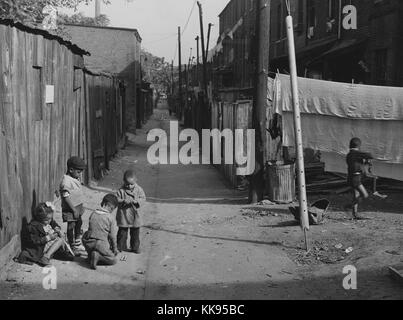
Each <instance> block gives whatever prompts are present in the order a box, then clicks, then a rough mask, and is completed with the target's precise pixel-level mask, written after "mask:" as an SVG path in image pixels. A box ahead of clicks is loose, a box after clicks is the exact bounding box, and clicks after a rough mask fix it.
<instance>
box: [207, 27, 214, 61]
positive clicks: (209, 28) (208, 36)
mask: <svg viewBox="0 0 403 320" xmlns="http://www.w3.org/2000/svg"><path fill="white" fill-rule="evenodd" d="M212 26H213V24H212V23H209V24H208V32H207V46H206V60H207V59H208V50H209V45H210V34H211V27H212Z"/></svg>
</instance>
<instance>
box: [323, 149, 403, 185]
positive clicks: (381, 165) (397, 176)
mask: <svg viewBox="0 0 403 320" xmlns="http://www.w3.org/2000/svg"><path fill="white" fill-rule="evenodd" d="M321 160H322V161H323V162H324V163H325V170H326V171H329V172H340V173H347V164H346V157H345V156H343V155H340V154H337V153H333V152H321ZM372 172H373V173H374V174H375V175H376V176H378V177H384V178H389V179H394V180H399V181H403V164H400V163H399V164H396V163H385V162H377V161H374V162H373V166H372Z"/></svg>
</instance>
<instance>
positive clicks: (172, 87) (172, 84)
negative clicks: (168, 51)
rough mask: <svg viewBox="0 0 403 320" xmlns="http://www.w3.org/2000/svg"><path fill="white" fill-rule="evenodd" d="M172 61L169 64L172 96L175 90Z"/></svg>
mask: <svg viewBox="0 0 403 320" xmlns="http://www.w3.org/2000/svg"><path fill="white" fill-rule="evenodd" d="M174 81H175V80H174V61H173V60H172V64H171V95H172V96H173V95H174V89H175V84H174Z"/></svg>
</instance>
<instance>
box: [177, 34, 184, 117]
mask: <svg viewBox="0 0 403 320" xmlns="http://www.w3.org/2000/svg"><path fill="white" fill-rule="evenodd" d="M178 51H179V112H178V113H177V117H178V118H179V120H180V119H181V115H182V111H183V99H182V46H181V27H178Z"/></svg>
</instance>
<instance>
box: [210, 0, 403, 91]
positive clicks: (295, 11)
mask: <svg viewBox="0 0 403 320" xmlns="http://www.w3.org/2000/svg"><path fill="white" fill-rule="evenodd" d="M257 3H258V0H232V1H230V2H229V3H228V4H227V6H226V7H225V8H224V10H223V11H222V12H221V14H220V15H219V17H220V37H219V40H218V43H217V46H216V47H215V48H214V59H213V67H214V68H213V71H214V82H215V86H216V87H218V88H220V89H221V90H223V89H227V90H229V89H241V90H242V91H243V92H249V93H250V90H249V89H248V88H250V87H252V86H253V79H254V74H255V73H254V70H255V69H254V64H255V58H254V57H255V56H256V46H255V44H256V37H255V34H256V9H255V8H256V6H257ZM290 3H291V9H292V16H293V21H294V31H295V47H296V55H297V68H298V76H300V77H309V78H316V79H323V80H333V81H338V82H353V81H354V82H355V83H364V84H372V85H387V86H403V61H402V59H401V52H403V25H402V24H401V23H400V21H401V20H402V19H403V1H401V0H290ZM347 5H354V6H355V8H356V9H357V29H356V30H354V29H351V30H345V29H344V28H343V26H342V21H343V19H344V17H345V16H344V14H343V12H342V10H343V8H344V7H345V6H347ZM270 12H271V13H270V53H269V55H270V65H269V70H270V71H271V72H277V71H279V72H281V73H287V72H289V66H288V48H287V33H286V26H285V17H286V15H287V10H286V4H285V1H284V0H271V1H270Z"/></svg>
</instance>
